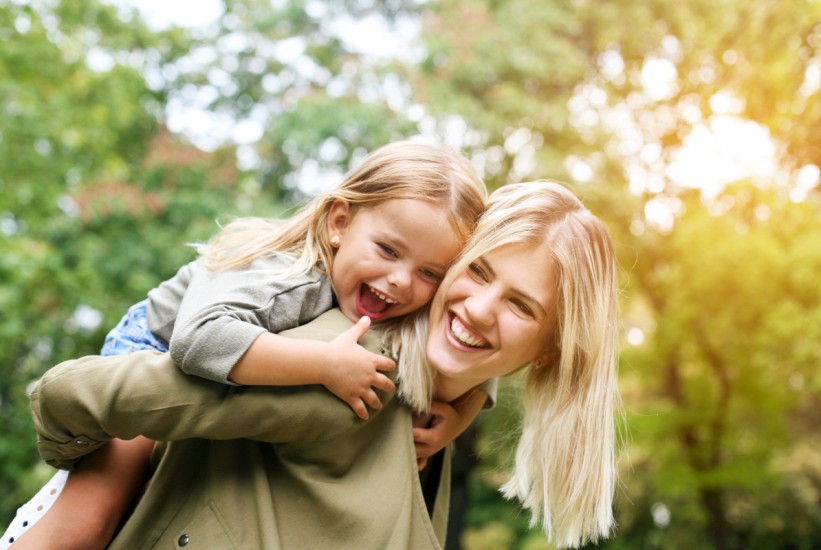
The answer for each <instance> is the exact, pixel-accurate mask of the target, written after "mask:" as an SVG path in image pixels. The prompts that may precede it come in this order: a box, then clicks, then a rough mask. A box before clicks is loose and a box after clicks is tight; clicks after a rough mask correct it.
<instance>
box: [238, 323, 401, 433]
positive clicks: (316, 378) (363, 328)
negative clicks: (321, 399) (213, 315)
mask: <svg viewBox="0 0 821 550" xmlns="http://www.w3.org/2000/svg"><path fill="white" fill-rule="evenodd" d="M369 327H370V319H368V318H367V317H362V318H361V319H360V320H359V321H358V322H357V323H356V324H355V325H354V326H353V327H351V328H350V329H348V330H347V331H345V332H344V333H342V334H341V335H339V336H337V337H336V338H334V339H333V340H331V341H330V342H320V341H317V340H300V339H295V338H289V337H286V336H281V335H279V334H272V333H264V334H261V335H260V336H259V337H258V338H257V339H256V340H255V341H254V343H253V344H251V346H250V347H249V348H248V351H246V352H245V354H244V355H243V356H242V357H241V358H240V360H239V361H238V362H237V364H236V365H235V366H234V368H233V369H232V370H231V373H230V374H229V380H231V381H232V382H235V383H237V384H241V385H253V386H260V385H261V386H304V385H309V384H321V385H323V386H325V387H326V388H327V389H328V390H329V391H330V392H331V393H333V394H334V395H336V396H337V397H339V398H340V399H341V400H342V401H344V402H345V403H347V404H348V405H349V406H350V407H351V409H353V411H354V412H355V413H356V415H357V416H358V417H360V418H362V419H366V418H368V409H367V407H371V408H373V409H377V410H378V409H380V408H381V407H382V404H381V402H380V401H379V397H378V396H377V395H376V392H375V391H374V388H376V389H379V390H382V391H386V392H392V391H393V390H394V389H395V388H394V384H393V382H392V381H391V379H390V378H388V377H387V376H385V375H384V374H382V372H388V371H392V370H393V369H395V368H396V363H395V362H394V361H393V360H392V359H390V358H388V357H384V356H382V355H378V354H376V353H371V352H370V351H368V350H366V349H365V348H364V347H362V346H360V345H359V343H358V341H359V339H360V338H361V337H362V336H364V334H365V333H366V332H367V331H368V328H369ZM380 371H382V372H380Z"/></svg>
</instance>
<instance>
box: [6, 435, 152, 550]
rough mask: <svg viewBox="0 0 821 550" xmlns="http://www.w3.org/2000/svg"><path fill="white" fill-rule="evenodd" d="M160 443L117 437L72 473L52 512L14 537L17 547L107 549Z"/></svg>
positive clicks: (144, 439)
mask: <svg viewBox="0 0 821 550" xmlns="http://www.w3.org/2000/svg"><path fill="white" fill-rule="evenodd" d="M153 447H154V442H153V441H151V440H149V439H146V438H144V437H139V438H135V439H133V440H131V441H122V440H113V441H110V442H109V443H108V444H107V445H104V446H103V447H102V448H101V449H99V450H98V451H96V452H94V453H92V454H91V455H89V456H88V457H87V458H86V459H85V460H83V461H82V462H81V463H80V464H79V465H78V467H77V469H76V470H75V471H74V472H72V473H71V475H70V476H69V477H68V480H67V481H66V484H65V487H63V490H62V492H61V493H60V495H59V498H57V499H56V500H55V501H54V504H53V505H52V507H51V508H50V509H49V510H48V512H47V513H46V514H45V515H44V516H43V517H42V518H41V519H40V520H39V521H37V522H36V523H34V525H32V526H31V528H30V529H28V530H27V531H26V532H25V533H23V535H22V536H21V537H20V538H18V539H17V540H16V541H15V542H14V550H26V549H32V550H40V549H42V548H60V549H61V550H74V549H76V550H95V549H100V550H102V549H103V548H105V547H106V546H107V545H108V543H109V542H110V541H111V539H112V538H113V537H114V534H115V533H116V531H117V528H118V527H119V525H120V522H121V520H122V518H124V517H125V515H126V513H127V512H128V510H129V508H130V507H131V505H132V503H133V501H134V498H135V497H136V496H137V494H138V493H139V491H140V489H141V488H142V486H143V483H144V482H145V480H146V478H147V477H148V467H149V461H150V456H151V450H152V449H153Z"/></svg>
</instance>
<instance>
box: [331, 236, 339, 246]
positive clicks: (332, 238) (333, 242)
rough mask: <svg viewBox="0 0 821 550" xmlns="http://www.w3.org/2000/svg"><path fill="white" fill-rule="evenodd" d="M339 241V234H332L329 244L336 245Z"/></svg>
mask: <svg viewBox="0 0 821 550" xmlns="http://www.w3.org/2000/svg"><path fill="white" fill-rule="evenodd" d="M340 242H341V240H340V239H339V235H334V236H333V237H331V246H333V247H337V246H339V243H340Z"/></svg>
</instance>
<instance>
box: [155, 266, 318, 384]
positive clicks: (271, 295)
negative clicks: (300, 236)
mask: <svg viewBox="0 0 821 550" xmlns="http://www.w3.org/2000/svg"><path fill="white" fill-rule="evenodd" d="M292 264H293V258H291V257H290V256H288V255H285V254H274V255H272V256H268V257H265V258H260V259H257V260H255V261H254V262H253V263H251V264H250V265H249V266H248V267H246V268H243V269H234V270H230V271H211V270H209V269H208V268H206V267H205V265H203V263H202V261H201V260H195V261H193V262H191V263H189V264H186V265H184V266H183V267H182V268H180V270H179V271H178V272H177V274H176V275H175V276H174V277H173V278H171V279H169V280H167V281H165V282H163V283H162V284H160V285H159V286H158V287H157V288H155V289H153V290H151V291H150V292H149V293H148V307H147V313H148V327H149V328H150V329H151V332H153V333H154V334H156V335H157V336H159V337H160V338H162V339H164V340H165V341H166V342H168V345H169V350H170V352H171V356H172V358H173V359H174V363H176V364H177V365H178V366H179V367H180V368H181V369H182V370H183V371H184V372H186V373H188V374H194V375H196V376H200V377H202V378H207V379H209V380H214V381H215V382H222V383H223V384H231V382H230V381H228V374H229V373H230V372H231V369H232V368H233V367H234V365H235V364H236V363H237V361H238V360H239V359H240V358H241V357H242V356H243V354H245V352H246V351H247V350H248V348H249V347H250V346H251V344H252V343H253V342H254V340H256V339H257V337H259V335H260V334H262V333H263V332H266V331H268V332H280V331H283V330H287V329H290V328H294V327H297V326H300V325H303V324H305V323H308V322H309V321H311V320H313V319H315V318H316V317H318V316H319V315H320V314H322V313H324V312H325V311H327V310H329V309H330V308H331V306H332V302H333V292H332V290H331V283H330V281H329V280H328V278H327V277H326V276H324V275H322V274H320V273H319V272H311V273H308V274H306V275H302V276H291V277H288V278H283V277H280V276H277V274H278V273H281V272H282V271H284V270H286V269H287V268H289V267H290V266H291V265H292Z"/></svg>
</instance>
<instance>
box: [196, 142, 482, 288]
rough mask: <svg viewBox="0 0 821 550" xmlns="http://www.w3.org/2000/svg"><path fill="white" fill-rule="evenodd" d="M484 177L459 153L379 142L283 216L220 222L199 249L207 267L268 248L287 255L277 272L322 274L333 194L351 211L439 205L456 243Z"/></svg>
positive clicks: (328, 258) (475, 212)
mask: <svg viewBox="0 0 821 550" xmlns="http://www.w3.org/2000/svg"><path fill="white" fill-rule="evenodd" d="M486 198H487V191H486V189H485V186H484V183H483V182H482V180H481V179H480V178H479V176H478V174H477V173H476V171H475V170H474V168H473V167H472V166H471V164H470V162H469V161H468V159H467V158H465V156H464V155H462V154H461V153H460V152H459V151H456V150H454V149H450V148H448V147H443V146H436V145H430V144H424V143H417V142H411V141H400V142H395V143H391V144H389V145H385V146H383V147H381V148H379V149H377V150H376V151H374V152H373V153H371V154H370V155H368V156H367V157H366V158H365V160H364V161H363V162H362V164H361V165H360V166H359V167H358V168H356V169H354V170H352V171H351V172H349V173H348V174H347V175H346V177H345V180H344V181H343V182H342V184H341V185H340V186H339V187H337V188H336V189H333V190H332V191H329V192H327V193H325V194H323V195H320V196H318V197H316V198H314V199H313V200H312V201H311V202H309V203H308V204H307V205H305V206H304V207H302V208H301V209H300V210H299V211H298V212H297V213H296V214H295V215H294V216H293V217H291V218H289V219H287V220H271V219H263V218H242V219H238V220H236V221H233V222H231V223H230V224H228V225H227V226H225V227H224V228H223V229H222V230H221V231H220V232H219V233H218V234H217V235H216V236H215V237H214V238H213V239H212V240H211V241H209V242H208V243H207V244H206V245H205V246H204V247H202V250H201V255H202V256H203V258H204V261H205V264H206V266H207V267H208V268H210V269H212V270H229V269H236V268H240V267H244V266H247V265H248V264H250V263H251V262H252V261H254V260H255V259H257V258H260V257H263V256H267V255H270V254H272V253H274V252H281V253H286V254H290V255H292V256H294V257H295V258H296V262H295V264H294V266H293V268H292V269H290V270H289V271H288V272H287V273H282V274H280V275H282V276H292V275H296V274H300V273H307V272H309V271H311V270H313V269H317V270H320V271H322V272H324V273H325V274H329V273H330V271H331V267H332V264H333V249H332V248H331V244H330V241H329V236H328V231H327V219H328V213H329V211H330V209H331V205H332V204H333V203H334V201H336V200H340V199H341V200H344V201H346V202H347V203H348V204H349V205H350V207H351V212H352V213H353V212H355V210H356V209H357V208H360V207H369V206H371V207H372V206H376V205H378V204H379V203H382V202H385V201H388V200H394V199H416V200H423V201H426V202H430V203H434V204H437V205H441V206H442V207H444V208H446V209H447V210H448V212H449V217H450V222H451V225H452V226H453V229H454V231H455V232H456V234H457V236H458V237H459V238H460V240H461V241H462V242H465V241H466V240H467V238H468V236H469V235H470V232H471V231H472V229H473V226H474V224H475V222H476V219H477V218H478V217H479V215H480V214H481V213H482V212H483V211H484V205H485V199H486Z"/></svg>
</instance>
